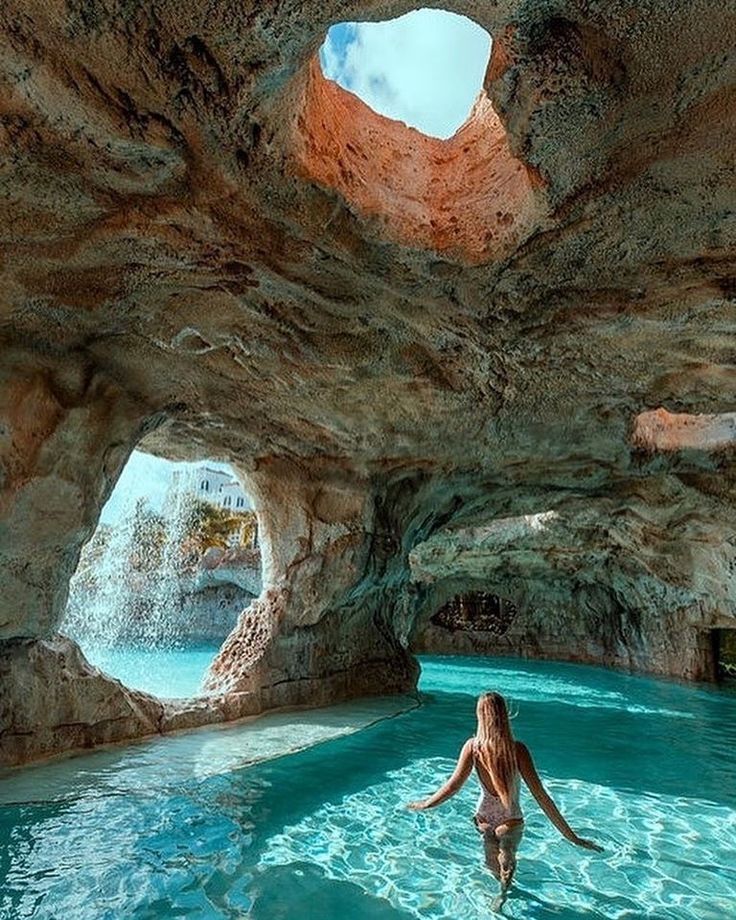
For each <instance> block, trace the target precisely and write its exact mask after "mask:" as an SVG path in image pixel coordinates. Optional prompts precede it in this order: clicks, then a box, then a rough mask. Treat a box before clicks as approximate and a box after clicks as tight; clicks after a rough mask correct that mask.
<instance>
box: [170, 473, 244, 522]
mask: <svg viewBox="0 0 736 920" xmlns="http://www.w3.org/2000/svg"><path fill="white" fill-rule="evenodd" d="M171 485H172V491H173V492H175V493H179V494H181V493H187V492H188V493H189V494H190V495H194V496H195V497H196V498H198V499H200V500H201V501H205V502H209V503H210V504H211V505H216V506H217V507H218V508H224V509H226V510H227V511H249V510H252V509H253V502H252V501H251V500H250V496H249V495H248V494H247V493H246V492H245V491H244V489H243V487H242V486H241V484H240V482H239V481H238V480H237V479H236V478H235V477H234V476H233V475H232V473H229V472H227V471H226V470H216V469H213V468H212V467H210V466H207V465H206V464H204V463H203V464H201V465H200V466H197V467H194V468H190V469H187V470H177V471H176V472H175V473H174V474H173V476H172V481H171Z"/></svg>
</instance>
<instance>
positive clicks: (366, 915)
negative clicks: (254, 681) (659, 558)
mask: <svg viewBox="0 0 736 920" xmlns="http://www.w3.org/2000/svg"><path fill="white" fill-rule="evenodd" d="M422 665H423V674H422V690H423V694H424V696H423V702H424V705H423V706H422V707H421V708H420V709H418V710H415V711H413V712H409V713H407V714H405V715H401V716H398V717H395V718H392V719H386V720H385V721H383V722H381V723H379V724H377V725H374V726H372V727H371V728H367V729H365V730H363V731H360V732H358V733H356V734H353V735H350V736H347V737H341V738H339V739H336V740H334V741H329V742H326V743H324V744H321V745H319V746H316V747H312V748H310V749H309V750H305V751H302V752H300V753H295V754H291V755H289V756H285V757H281V758H278V759H275V760H271V761H268V762H264V763H260V764H256V765H254V766H249V767H242V768H233V769H231V770H228V771H227V772H224V773H216V774H214V775H212V774H207V773H206V772H204V773H203V772H201V771H199V772H197V771H194V770H191V771H190V770H189V769H188V768H186V765H183V766H182V765H181V764H180V765H179V766H180V767H181V769H179V770H176V771H173V770H168V771H167V770H166V769H164V765H163V763H162V764H161V770H160V772H159V773H156V772H152V770H151V767H150V762H149V763H148V765H147V772H145V773H144V772H142V770H143V768H142V767H139V766H137V764H138V762H139V761H141V760H142V759H143V758H142V753H141V752H142V750H143V747H142V746H141V745H129V746H125V747H121V748H119V749H116V750H115V751H114V752H110V751H108V752H104V753H103V754H92V755H89V756H87V755H85V756H83V757H78V758H73V759H70V760H68V761H66V762H64V764H63V767H61V765H57V769H63V770H64V771H66V774H67V776H66V780H67V781H64V782H61V781H59V782H57V783H56V785H55V786H52V787H50V788H46V787H44V788H43V790H42V792H43V794H42V795H39V796H38V798H39V799H43V800H36V801H29V799H35V798H37V797H36V796H33V795H28V794H26V793H27V791H28V777H29V776H32V775H33V774H30V773H29V772H28V771H26V773H25V781H24V783H25V784H24V783H20V784H18V785H16V786H15V787H14V779H13V778H12V777H11V778H10V779H6V780H5V781H4V785H3V789H2V800H3V801H4V802H6V804H5V805H3V806H2V808H0V879H1V880H2V888H1V889H0V890H1V891H2V895H0V916H1V917H3V918H6V917H7V918H13V920H15V918H57V917H60V918H64V920H77V918H80V920H82V918H84V920H86V918H90V920H92V918H94V920H100V918H104V920H108V918H109V920H113V918H114V920H118V918H141V920H143V918H146V920H154V918H164V917H166V918H169V917H190V918H201V920H205V918H246V917H247V918H250V920H266V918H268V920H279V918H283V920H287V918H288V920H411V918H422V920H423V918H427V920H429V918H432V920H440V918H446V920H480V918H487V917H489V916H490V912H489V903H490V899H491V897H492V895H493V894H494V893H495V883H494V882H493V880H492V879H491V878H490V876H489V875H488V873H487V871H486V870H485V869H484V868H483V867H482V865H481V848H480V845H479V840H478V838H477V836H476V834H475V831H474V830H473V828H472V826H471V823H470V816H471V814H472V812H473V806H474V803H475V798H476V795H477V788H476V786H475V781H474V780H472V779H471V781H469V782H468V784H467V785H466V787H465V788H464V789H463V790H462V791H461V792H460V793H459V794H458V795H457V796H456V797H455V798H453V799H451V800H450V801H449V802H448V803H446V804H445V805H443V806H442V807H440V808H438V809H436V810H434V811H431V812H424V813H413V812H408V811H406V810H405V809H404V808H403V804H404V803H405V802H407V801H409V800H411V799H415V798H417V797H419V796H422V795H424V794H426V793H428V792H429V791H430V790H432V789H433V788H434V787H435V786H436V785H437V784H438V783H439V781H441V780H442V779H444V777H445V776H446V775H447V774H448V773H449V771H450V770H451V769H452V767H453V764H454V758H455V755H456V753H457V751H458V749H459V747H460V746H461V744H462V742H463V741H464V739H465V738H466V737H467V736H468V735H469V734H470V733H471V732H472V730H473V711H474V698H475V696H476V695H477V694H478V693H479V692H480V691H482V690H485V689H489V688H495V689H498V690H500V691H501V692H503V693H505V694H506V695H507V696H509V697H511V699H512V700H513V706H514V709H515V711H516V712H517V715H516V717H515V719H514V726H515V731H516V734H517V736H518V737H520V738H522V739H523V740H525V741H526V742H527V744H528V745H529V747H530V748H531V749H532V752H533V754H534V756H535V759H536V761H537V766H538V768H539V770H540V772H541V774H542V777H543V779H544V780H545V782H546V783H547V786H548V788H549V790H550V791H551V793H552V795H553V796H554V798H555V799H556V800H557V802H558V804H559V805H560V807H561V808H562V810H563V812H564V813H565V814H566V816H567V817H568V819H569V820H570V822H571V824H572V825H573V826H574V827H575V829H576V830H577V831H578V832H579V833H580V834H582V835H583V836H589V837H592V838H594V839H596V840H598V841H600V842H601V843H602V844H603V845H604V846H605V848H606V851H605V853H604V854H602V855H598V854H594V853H590V852H588V851H584V850H579V849H576V848H574V847H572V846H571V845H570V844H568V843H566V842H565V841H564V840H562V839H561V838H560V837H559V835H558V834H557V832H556V831H555V830H554V828H553V827H552V826H551V825H550V824H549V822H547V821H546V819H545V818H544V817H543V816H542V815H541V813H540V812H539V810H538V809H537V808H536V806H535V805H534V804H533V802H531V801H530V800H529V796H528V795H526V796H525V798H524V799H523V805H524V807H525V809H526V811H527V815H528V820H527V829H526V833H525V838H524V840H523V842H522V846H521V860H520V864H519V870H518V875H517V885H516V887H515V893H514V895H513V898H512V899H511V900H510V901H509V903H508V905H507V908H506V914H507V915H508V916H510V917H519V918H539V920H541V918H550V920H551V918H556V920H574V918H607V920H608V918H631V920H633V918H644V917H646V918H658V920H692V918H698V920H706V918H712V920H728V918H734V917H736V907H735V905H736V868H735V866H736V860H735V859H734V853H735V852H736V811H735V809H736V753H735V752H736V718H735V717H736V696H735V695H734V694H733V693H732V692H727V691H717V690H714V689H710V688H705V687H686V686H683V685H679V684H674V683H669V682H665V681H655V680H650V679H646V678H639V677H629V676H625V675H620V674H615V673H612V672H609V671H605V670H599V669H592V668H585V667H579V666H573V665H562V664H550V663H527V662H524V663H521V662H515V661H508V660H504V661H499V660H486V661H484V662H480V661H479V660H477V659H475V660H471V659H438V658H429V659H424V660H423V661H422ZM295 719H298V714H297V715H295ZM238 731H239V732H245V731H247V729H245V728H239V729H238ZM204 737H207V736H203V738H204ZM233 737H234V736H233ZM187 738H188V743H189V744H190V745H191V744H196V743H197V742H196V740H195V739H196V738H197V735H196V734H192V735H189V736H187ZM201 743H202V746H203V751H202V759H203V760H206V756H207V752H206V747H205V746H206V744H207V743H209V742H206V741H204V740H203V741H202V742H201ZM156 750H159V751H165V750H166V743H165V741H164V742H161V741H160V742H158V747H157V748H156ZM95 758H97V760H96V759H95ZM116 761H117V770H118V771H122V770H123V769H125V770H126V771H127V775H128V777H129V779H128V781H126V784H124V785H119V786H116V784H115V783H114V782H112V781H111V782H107V783H102V782H101V781H100V777H101V776H102V775H103V774H106V775H108V776H109V777H111V778H112V779H113V780H114V778H115V776H116V775H118V774H116ZM95 764H98V766H95ZM99 764H103V766H99ZM136 771H138V781H137V782H135V781H134V779H135V776H136ZM20 775H21V774H19V776H20ZM14 788H17V790H18V801H17V802H16V803H11V801H10V800H11V799H12V798H13V789H14ZM22 790H25V793H24V794H20V793H21V791H22Z"/></svg>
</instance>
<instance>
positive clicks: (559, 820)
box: [516, 741, 603, 853]
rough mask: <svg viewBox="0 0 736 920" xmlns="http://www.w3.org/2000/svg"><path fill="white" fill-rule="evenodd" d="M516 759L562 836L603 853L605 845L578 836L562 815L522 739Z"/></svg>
mask: <svg viewBox="0 0 736 920" xmlns="http://www.w3.org/2000/svg"><path fill="white" fill-rule="evenodd" d="M516 759H517V761H518V764H519V773H521V775H522V777H523V779H524V782H525V783H526V784H527V786H528V787H529V791H530V792H531V794H532V795H533V796H534V798H535V799H536V800H537V802H539V807H540V808H541V809H542V811H543V812H544V813H545V815H547V817H548V818H549V820H550V821H551V822H552V823H553V824H554V826H555V827H556V828H557V830H558V831H559V832H560V833H561V834H562V836H563V837H564V838H565V839H566V840H569V841H570V843H574V844H575V845H576V846H579V847H585V849H586V850H596V851H597V852H598V853H602V852H603V847H600V846H598V844H597V843H593V841H592V840H584V839H583V838H582V837H578V835H577V834H576V833H575V831H574V830H573V829H572V828H571V827H570V825H569V824H568V823H567V821H565V819H564V818H563V817H562V814H561V813H560V810H559V808H558V807H557V806H556V805H555V803H554V802H553V801H552V798H551V797H550V795H549V793H548V792H547V790H546V789H545V788H544V786H543V785H542V780H541V779H540V778H539V774H538V773H537V769H536V767H535V766H534V761H533V760H532V755H531V754H530V753H529V749H528V748H527V746H526V745H525V744H522V743H521V741H517V742H516Z"/></svg>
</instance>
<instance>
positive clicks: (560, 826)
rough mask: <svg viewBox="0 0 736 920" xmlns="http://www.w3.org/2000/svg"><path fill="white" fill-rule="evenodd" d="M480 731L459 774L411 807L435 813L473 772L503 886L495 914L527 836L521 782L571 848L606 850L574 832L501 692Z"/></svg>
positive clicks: (485, 710) (488, 706)
mask: <svg viewBox="0 0 736 920" xmlns="http://www.w3.org/2000/svg"><path fill="white" fill-rule="evenodd" d="M476 714H477V716H478V730H477V733H476V735H475V737H474V738H468V740H467V741H466V742H465V744H464V745H463V748H462V750H461V751H460V757H459V758H458V761H457V766H456V767H455V772H454V773H453V774H452V776H451V777H450V779H449V780H448V781H447V782H446V783H445V785H444V786H442V787H441V788H440V789H438V790H437V792H435V793H434V795H431V796H430V797H429V798H428V799H424V800H423V801H421V802H412V803H411V804H410V805H409V806H408V807H409V808H411V809H413V810H414V811H422V810H424V809H425V808H434V807H435V805H440V804H442V802H445V801H447V799H449V798H450V796H453V795H455V793H456V792H457V791H458V790H459V789H461V788H462V786H463V784H464V783H465V780H466V779H467V778H468V777H469V776H470V773H471V772H472V770H473V767H475V772H476V773H477V774H478V779H479V781H480V787H481V794H480V799H479V800H478V806H477V808H476V812H475V817H474V818H473V820H474V821H475V826H476V827H477V828H478V831H479V832H480V833H481V834H482V835H483V846H484V849H485V856H486V865H487V866H488V868H489V869H490V870H491V872H492V873H493V874H494V875H495V876H496V878H497V879H498V881H499V882H500V884H501V892H500V894H499V896H498V898H496V900H495V901H494V904H493V909H494V910H499V909H500V908H501V907H502V906H503V903H504V901H505V900H506V896H507V894H508V889H509V886H510V885H511V882H512V880H513V878H514V872H515V871H516V850H517V848H518V846H519V842H520V841H521V837H522V834H523V833H524V818H523V816H522V814H521V806H520V804H519V791H520V786H521V779H523V780H524V782H525V783H526V784H527V786H528V787H529V791H530V792H531V794H532V795H533V796H534V798H535V799H536V800H537V802H539V805H540V807H541V809H542V811H543V812H544V813H545V814H546V815H547V817H548V818H549V819H550V821H551V822H552V823H553V824H554V826H555V827H556V828H557V830H558V831H559V832H560V833H561V834H562V836H563V837H565V838H566V839H567V840H569V841H570V843H574V844H576V845H577V846H579V847H585V849H587V850H597V851H598V852H601V851H602V849H603V848H602V847H599V846H598V845H597V844H595V843H593V842H592V841H591V840H583V838H582V837H578V835H577V834H576V833H575V831H573V829H572V828H571V827H570V825H569V824H568V823H567V821H565V819H564V818H563V817H562V815H561V814H560V812H559V810H558V808H557V806H556V805H555V803H554V802H553V801H552V799H551V798H550V797H549V795H548V793H547V792H546V790H545V788H544V786H543V785H542V782H541V780H540V779H539V776H538V774H537V771H536V769H535V767H534V762H533V761H532V756H531V754H530V753H529V751H528V749H527V747H526V745H525V744H522V743H521V741H515V740H514V736H513V734H512V733H511V725H510V724H509V714H508V710H507V708H506V701H505V700H504V698H503V697H502V696H501V694H500V693H484V694H483V695H482V696H480V697H479V698H478V705H477V708H476Z"/></svg>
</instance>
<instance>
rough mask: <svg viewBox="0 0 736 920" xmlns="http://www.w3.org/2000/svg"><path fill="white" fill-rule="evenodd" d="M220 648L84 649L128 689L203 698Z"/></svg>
mask: <svg viewBox="0 0 736 920" xmlns="http://www.w3.org/2000/svg"><path fill="white" fill-rule="evenodd" d="M219 648H220V646H219V645H197V646H190V647H187V648H181V649H156V648H152V649H141V648H139V647H138V648H136V647H135V646H129V647H121V648H105V647H101V648H95V647H93V648H83V649H82V651H83V652H84V654H85V657H86V658H87V660H88V661H89V663H90V664H93V665H94V666H95V667H96V668H100V669H101V670H102V671H105V672H107V673H108V674H111V675H112V676H113V677H117V678H118V679H119V680H122V682H123V683H124V684H126V685H127V686H128V687H134V688H135V689H136V690H145V691H147V692H148V693H154V694H155V695H156V696H164V697H178V696H198V695H199V694H201V693H202V692H203V691H202V687H201V683H202V678H203V677H204V673H205V671H206V670H207V668H208V667H209V664H210V662H211V661H212V659H213V658H214V657H215V655H216V654H217V652H218V650H219Z"/></svg>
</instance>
